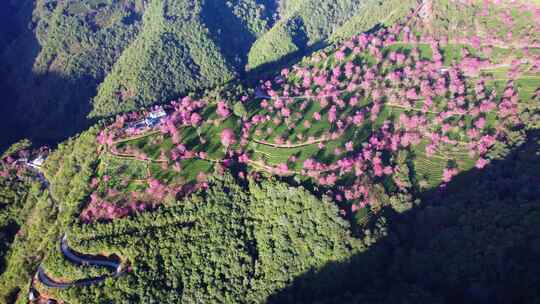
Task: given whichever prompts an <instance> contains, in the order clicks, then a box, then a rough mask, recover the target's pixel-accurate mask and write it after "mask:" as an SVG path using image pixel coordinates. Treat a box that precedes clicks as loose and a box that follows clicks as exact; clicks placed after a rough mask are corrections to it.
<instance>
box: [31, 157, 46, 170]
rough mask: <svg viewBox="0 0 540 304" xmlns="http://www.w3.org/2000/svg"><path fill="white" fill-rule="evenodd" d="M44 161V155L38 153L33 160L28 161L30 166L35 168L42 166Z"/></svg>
mask: <svg viewBox="0 0 540 304" xmlns="http://www.w3.org/2000/svg"><path fill="white" fill-rule="evenodd" d="M44 162H45V157H43V155H39V156H38V157H36V158H35V159H34V160H32V161H31V162H29V163H28V165H29V166H30V167H34V168H36V169H40V168H41V166H43V163H44Z"/></svg>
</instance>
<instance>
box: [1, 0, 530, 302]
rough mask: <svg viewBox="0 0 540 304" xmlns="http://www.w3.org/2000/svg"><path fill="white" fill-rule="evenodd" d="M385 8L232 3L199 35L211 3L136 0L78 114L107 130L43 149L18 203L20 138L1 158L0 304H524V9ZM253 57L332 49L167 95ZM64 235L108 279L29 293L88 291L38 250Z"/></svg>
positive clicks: (427, 4) (63, 263)
mask: <svg viewBox="0 0 540 304" xmlns="http://www.w3.org/2000/svg"><path fill="white" fill-rule="evenodd" d="M337 2H339V1H337ZM337 2H335V3H337ZM391 2H392V1H389V2H388V3H385V2H383V3H378V2H373V3H372V4H373V5H375V6H376V8H373V10H372V14H373V15H371V16H370V15H369V14H365V15H363V16H362V15H361V12H362V11H363V8H362V7H364V5H365V6H366V7H367V6H368V5H370V3H371V2H369V1H368V2H365V3H359V4H351V3H348V2H347V3H346V2H343V3H341V2H339V3H341V4H342V5H336V6H326V5H327V4H328V3H330V2H325V1H322V2H321V1H319V2H318V5H315V2H311V1H293V0H290V1H283V2H280V3H279V5H276V6H271V5H270V3H265V5H266V6H265V7H266V9H268V10H265V9H263V8H262V7H261V6H258V5H250V4H248V2H241V1H239V2H228V3H229V4H227V5H226V6H227V7H228V10H224V11H223V12H224V14H222V15H220V16H219V17H218V16H213V17H212V18H209V17H208V15H206V14H205V13H204V12H205V9H209V8H211V9H212V10H214V9H219V8H220V7H221V4H217V3H210V2H205V1H195V2H193V1H191V2H188V1H176V2H174V3H173V2H168V1H158V0H154V1H149V2H148V3H147V4H146V5H145V6H144V8H145V10H144V15H143V16H142V20H141V23H140V24H139V25H138V28H137V29H138V33H139V34H138V35H137V36H136V37H134V39H133V40H131V41H130V43H129V45H128V46H126V49H125V51H124V52H123V53H122V54H121V55H120V57H119V59H118V60H117V61H116V62H115V63H114V64H113V66H112V68H111V69H112V72H111V73H110V74H109V75H108V76H107V77H106V79H105V81H104V82H103V83H102V84H101V86H100V87H99V93H98V97H96V98H95V99H94V102H95V104H96V107H95V108H94V111H101V110H103V112H102V113H98V112H95V113H94V114H96V115H98V116H99V115H108V114H107V113H116V112H123V113H119V114H118V115H116V116H115V117H114V118H110V119H107V120H103V121H101V122H100V123H98V124H96V125H95V126H93V127H92V128H90V129H89V130H87V131H85V132H82V133H81V134H79V135H78V136H76V137H74V138H72V139H70V140H68V141H66V142H65V143H62V144H60V145H59V147H58V148H57V149H56V150H55V151H53V152H52V153H51V154H50V156H49V157H48V158H47V160H46V162H45V164H44V166H43V170H42V171H43V172H44V175H45V177H46V179H47V180H48V181H49V182H50V186H48V187H42V188H40V187H38V185H36V184H35V185H34V186H32V190H31V191H30V190H28V189H30V188H29V187H30V186H29V184H30V183H31V180H32V172H34V171H27V170H25V169H24V168H25V167H24V166H21V165H20V164H17V162H16V161H15V158H17V157H19V158H20V157H23V156H24V155H25V154H27V153H29V152H25V149H26V148H27V146H28V143H27V142H26V141H24V142H21V143H20V144H19V145H17V146H14V147H12V148H11V149H10V150H8V153H6V154H5V155H4V156H3V159H2V162H1V163H0V165H2V171H1V172H0V173H1V176H0V182H1V183H2V184H3V185H5V186H6V187H10V191H5V194H4V197H6V198H7V200H8V201H9V202H10V203H8V204H4V205H5V206H7V207H4V205H0V208H2V209H0V210H3V209H5V210H8V211H6V214H9V215H7V216H5V218H6V219H8V218H12V217H13V220H8V221H4V222H0V224H1V225H4V227H8V226H9V227H8V229H5V230H6V232H7V233H4V234H3V235H1V237H2V238H3V239H4V240H3V245H2V246H3V248H6V249H7V250H8V251H7V252H8V253H7V254H6V255H4V257H3V258H4V260H5V263H4V264H5V267H4V269H5V271H4V273H2V275H1V276H0V287H1V288H0V299H6V301H8V302H13V301H16V300H17V301H19V302H22V301H24V298H25V292H26V290H28V288H29V286H31V287H32V288H34V289H35V290H36V292H37V293H38V294H39V295H40V297H41V299H44V300H45V299H50V298H53V299H56V300H61V301H65V302H68V303H95V302H106V303H109V302H112V303H116V302H130V303H131V302H144V303H161V302H167V303H169V302H171V303H173V302H198V301H201V302H204V303H224V302H225V303H244V302H250V303H252V302H254V303H314V302H317V303H319V302H320V303H400V302H407V303H408V302H410V303H464V302H472V303H523V302H530V301H536V300H538V299H539V298H540V295H539V294H538V289H537V288H535V286H537V284H538V283H539V281H538V276H537V275H536V273H537V272H538V271H539V269H540V264H538V263H537V262H536V260H535V256H536V255H538V253H539V252H540V249H539V248H540V247H539V240H540V211H539V210H540V209H539V208H538V207H539V206H538V203H539V201H538V197H539V195H540V193H539V189H538V187H534V185H536V184H538V181H539V178H538V174H537V172H538V170H539V168H538V164H540V160H539V159H538V158H539V152H538V151H540V149H539V147H540V137H539V134H538V132H539V128H540V44H539V39H540V36H539V34H538V33H540V31H539V29H540V7H539V6H538V5H537V4H531V3H521V2H517V1H468V2H465V1H451V0H434V1H423V2H421V3H413V2H410V3H408V2H406V1H402V2H405V3H402V4H403V6H401V7H399V8H397V9H395V8H393V7H392V6H390V4H389V3H391ZM249 3H251V2H249ZM392 3H393V2H392ZM190 4H191V5H192V6H189V9H186V8H187V7H188V5H190ZM259 4H260V3H259ZM396 5H397V4H396ZM408 5H410V8H412V10H411V9H409V8H408ZM240 7H242V8H243V9H239V8H240ZM370 7H371V6H370ZM223 9H225V8H223ZM389 9H390V10H391V13H388V14H384V12H386V11H387V10H389ZM228 12H230V13H231V14H229V13H228ZM304 13H305V14H306V15H303V14H304ZM342 14H345V15H346V16H348V18H345V19H346V20H345V19H344V18H338V17H337V16H340V15H342ZM308 15H317V16H319V18H317V19H316V20H307V19H306V18H307V17H306V16H308ZM381 15H385V17H384V20H380V19H379V20H376V18H378V16H381ZM275 16H279V18H278V19H277V20H274V19H273V18H275ZM229 17H231V18H232V19H229ZM233 17H234V18H233ZM231 20H235V22H237V23H229V22H230V21H231ZM318 20H325V22H328V27H327V28H324V29H322V28H321V27H320V24H319V25H318V24H317V22H318ZM372 23H373V24H372ZM210 24H219V26H217V27H215V28H221V27H223V28H225V27H227V26H231V30H232V29H233V28H234V29H236V30H238V31H242V33H243V34H245V36H243V34H242V33H236V34H235V35H234V37H236V38H237V40H234V39H232V38H225V37H228V36H227V35H228V34H223V33H221V34H220V33H219V31H214V32H213V30H212V29H213V28H214V27H212V26H210ZM233 24H236V25H234V26H233ZM354 29H357V32H354ZM188 33H189V35H190V36H192V37H199V38H200V39H199V40H197V41H196V42H195V41H190V40H189V39H190V38H189V37H187V36H188ZM275 33H278V34H275ZM220 35H224V36H220ZM273 35H277V36H273ZM280 35H283V36H280ZM242 37H247V38H245V39H246V40H243V39H244V38H242ZM282 38H283V40H282ZM220 39H222V40H220ZM220 41H221V42H220ZM228 41H231V42H230V43H231V44H234V43H238V45H236V46H231V48H230V49H228V48H227V47H224V46H222V45H221V44H222V43H225V44H227V42H228ZM248 41H251V43H252V44H253V47H249V49H250V50H248V47H247V46H246V45H247V44H244V43H247V42H248ZM264 41H267V42H268V43H267V44H265V43H266V42H264ZM273 41H275V42H280V43H281V42H283V43H284V45H285V44H287V45H288V47H290V48H284V49H283V50H285V51H284V52H283V53H282V54H281V55H280V56H277V57H276V58H270V57H268V58H262V59H261V61H260V62H259V63H257V64H260V65H261V66H264V65H266V64H267V63H270V62H273V63H276V62H277V63H284V61H283V62H278V61H281V60H282V59H280V58H286V60H288V59H291V58H293V57H295V56H300V54H301V51H299V50H301V49H304V50H307V49H310V50H314V49H318V48H319V47H322V46H324V45H325V44H326V43H327V42H326V41H334V43H333V44H331V45H329V46H328V47H325V48H322V49H319V50H317V51H314V52H312V53H311V55H310V56H306V57H304V58H303V59H302V60H300V61H298V62H297V63H296V64H294V65H289V66H286V67H285V68H283V69H280V70H279V72H277V73H274V74H273V75H272V76H271V77H269V78H268V79H262V80H261V81H260V82H259V83H258V84H257V85H256V86H255V87H253V88H249V89H243V88H242V87H241V86H235V84H236V83H234V82H233V85H232V86H231V89H230V90H228V89H227V88H228V87H225V88H223V89H220V90H214V91H212V92H211V93H209V94H207V95H205V94H203V93H201V92H197V93H198V94H191V95H187V96H186V95H182V96H183V97H179V98H173V96H175V94H178V92H180V91H183V90H187V91H191V90H196V89H197V88H198V85H197V82H198V81H201V80H202V79H204V80H205V81H207V82H212V81H213V82H214V83H215V84H217V83H219V82H221V81H226V79H232V78H233V77H235V75H236V74H240V73H242V71H241V69H243V68H244V67H245V65H246V64H247V65H248V68H254V69H258V67H255V66H253V67H250V66H249V65H250V60H252V58H253V57H251V53H250V52H252V51H253V50H254V49H255V48H257V47H261V49H266V48H268V50H269V51H268V53H265V54H273V53H276V49H273V48H274V47H276V46H277V44H274V42H273ZM263 42H264V43H263ZM297 43H298V44H297ZM199 46H200V48H199ZM203 46H204V47H203ZM299 46H301V48H300V47H299ZM168 47H170V49H168ZM242 47H243V48H244V50H246V53H243V54H242V55H238V54H235V53H234V52H232V50H233V49H236V48H242ZM173 50H174V51H173ZM180 50H181V51H180ZM176 51H178V53H174V52H176ZM173 53H174V54H175V55H174V57H167V56H168V54H173ZM260 54H262V53H260ZM290 54H293V55H292V56H291V57H288V56H289V55H290ZM281 56H284V57H281ZM278 57H279V58H278ZM178 58H179V59H178ZM176 59H178V60H177V61H175V60H176ZM259 59H260V58H258V59H254V60H256V61H257V60H259ZM276 60H277V61H276ZM186 62H189V64H187V63H186ZM206 63H208V65H206ZM271 65H273V64H271ZM276 66H279V64H277V65H273V66H272V68H275V67H276ZM216 67H220V70H219V71H218V72H216V73H214V72H213V69H214V68H216ZM239 67H242V68H241V69H239ZM154 68H155V69H154ZM169 68H170V73H165V74H163V75H162V74H159V71H161V70H163V69H169ZM167 71H169V70H167ZM180 71H183V72H185V73H190V74H189V75H190V76H189V77H193V78H189V77H188V78H184V77H180V76H179V74H178V73H181V72H180ZM253 71H255V72H258V71H256V70H253ZM255 72H254V73H255ZM248 73H250V72H248ZM252 75H254V74H252ZM186 79H192V80H189V81H187V80H186ZM190 81H193V82H192V84H190V83H191V82H190ZM233 86H234V88H232V87H233ZM118 90H120V91H118ZM175 92H176V93H175ZM100 94H104V95H100ZM107 96H108V97H107ZM157 98H162V99H164V98H169V99H172V101H170V102H169V103H167V104H164V106H163V108H159V107H154V106H149V105H151V104H153V103H155V102H156V101H157V100H156V99H157ZM98 104H99V107H100V108H99V110H98V107H97V105H98ZM109 105H112V106H109ZM118 109H119V110H118ZM161 112H163V113H161ZM156 115H163V116H161V118H153V117H155V116H156ZM15 183H18V184H15ZM17 185H20V186H17ZM11 190H13V191H11ZM0 193H2V192H0ZM21 206H25V207H23V208H22V207H21ZM26 206H33V207H30V208H31V209H28V208H26ZM28 210H31V211H28ZM0 214H2V213H0ZM0 220H2V217H0ZM3 223H5V224H3ZM15 231H19V232H18V233H15ZM40 231H41V233H40ZM64 232H69V242H70V246H73V248H74V250H76V251H77V252H84V253H86V254H89V255H97V256H101V257H103V258H109V259H115V260H117V261H120V264H121V269H122V275H120V276H118V277H107V279H105V280H104V282H102V283H99V284H93V285H90V286H86V287H76V286H73V287H70V288H67V289H56V288H49V287H47V286H46V284H43V282H42V281H40V280H39V279H31V277H32V275H33V274H34V273H35V270H36V268H37V266H38V264H39V265H41V266H42V267H43V268H45V270H46V271H47V273H48V274H49V275H50V276H51V277H52V279H54V280H56V281H59V282H74V281H76V280H80V279H84V278H88V277H92V276H98V275H102V274H105V272H104V270H103V271H102V270H100V269H95V268H90V267H88V266H87V265H75V264H72V263H69V261H68V260H67V259H65V257H64V256H63V255H62V254H61V253H60V252H58V248H57V247H58V239H59V237H60V235H62V234H63V233H64ZM39 236H41V238H39ZM31 248H35V250H31ZM0 265H1V264H0ZM501 274H504V275H501Z"/></svg>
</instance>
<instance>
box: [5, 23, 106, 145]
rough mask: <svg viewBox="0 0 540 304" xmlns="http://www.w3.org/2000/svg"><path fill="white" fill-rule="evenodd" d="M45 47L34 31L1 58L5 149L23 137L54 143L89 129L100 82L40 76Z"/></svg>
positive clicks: (52, 74)
mask: <svg viewBox="0 0 540 304" xmlns="http://www.w3.org/2000/svg"><path fill="white" fill-rule="evenodd" d="M40 51H41V46H40V45H39V42H38V41H37V39H36V37H35V35H34V33H33V32H32V30H28V31H27V32H25V33H23V34H21V36H20V37H18V38H17V40H15V41H13V44H12V45H10V46H9V47H8V48H7V49H6V50H5V52H3V53H1V54H0V90H2V92H3V94H2V97H0V101H1V102H0V113H1V117H2V119H1V120H0V126H1V128H2V130H6V131H4V132H2V133H3V134H2V135H3V136H2V140H0V150H3V149H5V148H7V147H8V146H9V145H10V144H12V143H14V142H15V141H17V140H20V139H21V138H29V139H30V140H32V141H33V142H34V144H36V145H55V144H56V143H58V142H60V141H62V140H65V139H66V138H68V137H70V136H73V135H75V134H76V133H78V132H81V131H82V130H84V129H86V128H88V127H89V126H90V124H91V123H92V121H91V120H89V119H87V118H86V116H87V115H88V113H89V112H90V109H91V103H90V101H91V98H92V97H93V96H94V95H95V93H96V88H97V80H96V79H94V78H92V77H90V76H85V75H77V76H75V77H67V76H65V75H62V74H61V73H59V72H52V71H47V72H45V73H43V74H37V73H36V72H35V71H34V62H35V60H36V58H37V57H38V55H39V53H40Z"/></svg>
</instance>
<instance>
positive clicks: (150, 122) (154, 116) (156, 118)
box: [144, 107, 167, 128]
mask: <svg viewBox="0 0 540 304" xmlns="http://www.w3.org/2000/svg"><path fill="white" fill-rule="evenodd" d="M166 116H167V113H166V112H165V110H164V109H163V107H157V108H155V109H154V110H153V111H151V112H150V113H148V115H147V116H146V119H145V120H144V122H145V123H146V126H148V127H149V128H153V127H155V126H156V125H158V124H159V123H160V122H161V121H162V120H163V118H165V117H166Z"/></svg>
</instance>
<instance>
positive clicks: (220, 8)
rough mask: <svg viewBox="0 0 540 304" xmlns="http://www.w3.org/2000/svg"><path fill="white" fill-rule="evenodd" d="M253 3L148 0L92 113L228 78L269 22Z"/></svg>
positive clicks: (239, 69)
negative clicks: (134, 35)
mask: <svg viewBox="0 0 540 304" xmlns="http://www.w3.org/2000/svg"><path fill="white" fill-rule="evenodd" d="M256 3H257V2H255V1H251V0H249V1H235V2H229V4H225V3H223V2H217V1H206V0H198V1H186V0H182V1H163V0H153V1H150V2H149V4H148V5H149V7H148V10H147V12H146V14H145V17H144V26H143V29H142V31H141V33H140V35H139V36H138V37H137V39H136V40H135V41H134V42H133V43H132V44H131V45H130V47H129V48H128V49H127V50H126V52H125V53H124V54H123V55H122V57H121V58H120V59H119V61H118V62H117V63H116V64H115V66H114V68H113V70H112V72H111V73H110V74H109V75H108V76H107V78H106V79H105V81H104V82H103V83H102V84H101V85H100V88H99V91H98V94H97V96H96V98H95V99H94V109H93V111H92V115H93V116H107V115H110V114H115V113H119V112H125V111H128V110H134V109H137V108H139V107H141V106H147V105H150V104H154V103H158V102H163V101H164V100H169V99H171V98H173V97H175V96H178V95H179V94H183V93H186V92H189V91H196V90H199V89H204V88H209V87H213V86H216V85H218V84H221V83H224V82H226V81H228V80H231V79H232V78H233V77H235V76H236V75H238V74H239V73H241V72H242V71H243V69H244V65H245V61H246V58H245V57H246V56H245V54H247V50H248V48H249V46H250V45H251V44H252V43H253V41H255V39H256V38H257V36H258V35H260V34H261V33H262V32H264V31H266V30H267V27H268V25H267V22H268V21H267V20H266V19H265V18H267V17H268V16H266V15H265V14H266V12H265V11H264V10H262V9H261V8H260V7H259V6H257V5H256Z"/></svg>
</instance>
